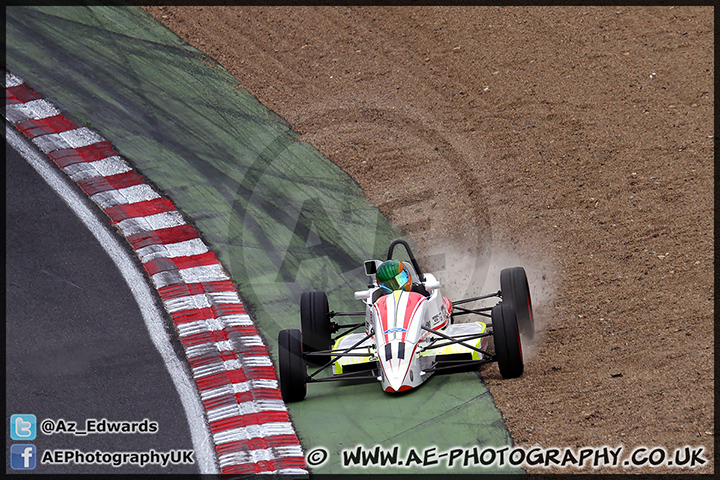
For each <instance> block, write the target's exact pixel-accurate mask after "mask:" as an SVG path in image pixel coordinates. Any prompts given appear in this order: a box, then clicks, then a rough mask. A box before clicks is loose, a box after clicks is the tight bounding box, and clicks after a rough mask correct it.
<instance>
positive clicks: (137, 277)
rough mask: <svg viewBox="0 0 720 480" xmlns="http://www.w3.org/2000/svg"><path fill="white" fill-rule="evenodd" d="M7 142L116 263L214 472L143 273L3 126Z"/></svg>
mask: <svg viewBox="0 0 720 480" xmlns="http://www.w3.org/2000/svg"><path fill="white" fill-rule="evenodd" d="M5 134H6V138H7V142H8V143H9V144H10V145H12V147H13V148H14V149H15V150H17V151H18V153H20V155H21V156H22V157H23V158H25V160H27V162H28V163H29V164H30V165H31V166H32V167H33V168H34V169H35V170H36V171H37V172H38V173H39V174H40V176H41V177H42V178H43V180H45V182H47V184H48V185H50V187H51V188H52V189H53V190H54V191H55V192H57V194H58V195H60V198H62V199H63V201H64V202H65V203H66V204H67V205H68V207H70V208H71V209H72V211H73V212H74V213H75V215H77V217H78V218H79V219H80V220H81V221H82V222H83V223H84V224H85V226H86V227H87V228H88V230H90V232H91V233H92V234H93V236H95V238H96V239H97V240H98V242H99V243H100V245H101V246H102V247H103V249H104V250H105V251H106V252H107V254H108V255H109V256H110V258H111V259H112V261H113V262H114V263H115V265H117V267H118V270H120V273H121V275H122V277H123V279H124V280H125V283H127V285H128V287H129V288H130V291H131V292H132V294H133V296H134V297H135V301H136V302H137V304H138V306H139V307H140V312H141V313H142V317H143V320H144V322H145V326H146V327H147V329H148V332H150V339H151V340H152V342H153V344H154V345H155V348H157V350H158V352H160V356H161V357H162V358H163V361H164V362H165V367H166V368H167V370H168V373H170V378H172V381H173V383H174V384H175V388H176V389H177V391H178V394H179V395H180V401H181V402H182V405H183V408H184V410H185V416H186V417H187V421H188V424H189V425H190V435H191V437H192V444H193V448H194V450H195V456H196V458H197V461H198V467H199V469H200V473H203V474H217V473H219V470H218V466H217V465H216V464H215V452H214V451H213V445H212V440H211V437H210V431H209V429H208V426H207V424H206V423H205V421H204V419H203V416H204V409H203V406H202V403H201V402H200V397H199V395H198V392H197V390H196V388H195V385H194V383H193V380H192V379H191V378H190V376H189V373H188V372H187V371H186V370H185V369H184V368H183V363H182V362H181V361H180V359H178V357H177V355H176V354H175V351H174V350H173V348H172V345H171V344H170V337H169V336H168V334H167V333H166V331H165V327H164V324H163V315H162V313H161V311H160V310H159V309H158V307H157V306H156V304H155V301H154V296H153V293H152V292H151V291H150V287H149V286H148V284H147V282H146V280H145V275H144V274H143V272H141V271H140V270H139V268H138V267H137V266H136V264H135V262H134V261H133V259H132V258H131V257H130V255H129V254H128V253H127V252H126V251H125V249H124V248H123V247H122V246H121V245H120V243H119V242H118V240H117V239H116V238H115V235H114V234H113V233H112V232H110V231H109V229H108V227H107V226H105V225H104V224H103V223H102V222H100V221H99V220H98V219H97V217H96V216H95V215H94V214H93V212H92V210H91V209H90V208H89V207H88V206H87V205H86V203H85V202H87V201H88V200H87V197H84V198H83V197H81V196H80V195H78V194H77V193H76V192H75V191H74V190H73V189H71V188H70V186H69V185H67V183H66V180H65V178H64V177H63V176H62V174H61V173H60V172H59V171H58V169H57V168H56V167H55V166H54V165H49V164H48V162H49V161H48V159H47V158H46V157H43V156H41V155H39V154H38V153H37V152H36V151H35V150H34V149H33V148H32V147H31V146H30V145H28V144H27V141H26V140H25V139H24V138H23V137H22V136H21V135H20V133H18V132H17V130H15V129H14V128H12V127H10V126H8V125H7V124H6V125H5Z"/></svg>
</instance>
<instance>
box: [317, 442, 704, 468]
mask: <svg viewBox="0 0 720 480" xmlns="http://www.w3.org/2000/svg"><path fill="white" fill-rule="evenodd" d="M704 452H705V447H702V446H701V447H691V446H687V445H686V446H683V447H679V448H676V449H675V450H673V451H672V452H670V451H668V450H667V449H666V448H665V447H650V448H648V447H637V448H634V449H633V450H632V451H631V452H629V453H627V452H625V447H623V446H619V447H615V448H612V447H607V446H604V447H586V448H578V449H573V448H541V447H530V448H524V447H480V446H473V447H463V448H461V447H456V448H451V449H448V450H445V451H440V450H439V449H438V448H437V447H428V448H425V449H421V450H418V449H415V448H413V447H410V448H409V449H407V450H406V451H405V452H403V451H402V448H401V447H400V446H399V445H395V446H393V447H390V448H383V447H382V446H380V445H376V446H374V447H372V448H365V447H363V446H362V445H358V446H356V447H354V448H351V449H344V450H342V451H341V452H340V456H341V458H340V461H341V464H342V466H343V467H344V468H347V469H354V468H367V467H381V468H382V467H404V468H415V467H420V468H438V467H440V468H443V467H445V468H453V467H459V468H462V469H465V468H471V467H478V466H479V467H518V468H522V467H545V468H550V467H560V468H574V469H583V468H591V469H596V468H601V467H604V468H607V467H610V468H639V467H646V466H649V467H671V468H680V469H694V468H698V467H701V466H703V465H705V464H706V463H707V462H708V460H707V459H706V458H705V457H703V453H704ZM329 457H330V451H329V450H328V449H327V448H325V447H317V448H314V449H311V450H309V451H308V453H307V455H306V460H307V463H308V465H309V466H310V467H319V466H321V465H322V464H324V463H325V462H327V460H328V459H329Z"/></svg>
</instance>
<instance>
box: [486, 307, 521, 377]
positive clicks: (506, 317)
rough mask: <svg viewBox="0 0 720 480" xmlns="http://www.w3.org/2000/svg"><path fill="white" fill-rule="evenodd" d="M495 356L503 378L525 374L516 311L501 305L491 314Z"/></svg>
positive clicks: (494, 308)
mask: <svg viewBox="0 0 720 480" xmlns="http://www.w3.org/2000/svg"><path fill="white" fill-rule="evenodd" d="M491 315H492V326H493V339H494V342H495V356H496V357H497V363H498V368H499V369H500V375H502V377H503V378H517V377H519V376H520V375H522V374H523V357H522V345H521V344H520V332H519V330H518V322H517V318H516V316H515V310H513V308H512V307H511V306H510V305H507V304H505V303H500V304H498V305H495V306H494V307H493V309H492V312H491Z"/></svg>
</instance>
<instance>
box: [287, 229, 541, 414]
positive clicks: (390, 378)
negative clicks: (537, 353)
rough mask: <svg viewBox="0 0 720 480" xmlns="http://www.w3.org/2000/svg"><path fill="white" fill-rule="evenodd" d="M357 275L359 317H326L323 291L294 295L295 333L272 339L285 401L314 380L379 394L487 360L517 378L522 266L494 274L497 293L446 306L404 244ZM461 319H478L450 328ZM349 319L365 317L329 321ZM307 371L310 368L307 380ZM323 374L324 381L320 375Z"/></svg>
mask: <svg viewBox="0 0 720 480" xmlns="http://www.w3.org/2000/svg"><path fill="white" fill-rule="evenodd" d="M397 245H402V246H403V247H405V250H406V252H407V256H408V257H409V259H410V262H402V261H399V260H396V259H394V258H393V254H394V250H395V247H396V246H397ZM365 273H366V275H368V276H369V277H370V279H371V282H370V283H369V285H368V289H367V290H363V291H358V292H355V298H356V299H357V300H362V301H363V303H364V304H365V310H364V311H359V312H342V313H338V312H333V311H330V308H329V305H328V299H327V295H326V294H325V292H306V293H303V294H302V296H301V298H300V324H301V330H298V329H288V330H282V331H280V333H279V335H278V344H279V345H278V346H279V374H280V390H281V393H282V397H283V399H284V400H285V401H286V402H293V401H299V400H302V399H304V398H305V395H306V393H307V384H308V383H314V382H328V381H343V380H345V381H349V380H358V381H360V380H368V379H370V380H378V381H379V382H380V383H381V385H382V388H383V390H384V391H386V392H390V393H394V392H403V391H406V390H410V389H412V388H415V387H417V386H419V385H421V384H422V383H423V382H425V380H427V379H428V378H429V377H430V376H432V374H433V373H435V372H439V371H443V370H446V371H452V370H464V369H470V368H473V367H476V366H479V365H481V364H484V363H490V362H497V364H498V368H499V370H500V374H501V376H502V377H503V378H515V377H519V376H520V375H522V373H523V356H522V345H521V340H520V338H521V335H522V336H523V337H525V338H527V339H532V337H533V335H534V333H535V326H534V321H533V312H532V301H531V299H530V289H529V286H528V281H527V276H526V274H525V270H524V269H523V268H522V267H513V268H506V269H503V270H502V271H501V272H500V291H498V292H493V293H490V294H487V295H482V296H478V297H473V298H467V299H463V300H456V301H454V302H451V301H450V300H448V299H447V298H445V297H443V296H442V294H441V292H440V282H439V281H438V280H437V279H436V278H435V276H434V275H433V274H431V273H423V272H422V271H421V270H420V267H419V266H418V263H417V260H416V259H415V256H414V255H413V252H412V250H411V248H410V246H409V245H408V243H407V242H405V241H404V240H395V241H394V242H392V244H391V245H390V248H389V250H388V255H387V260H385V261H382V260H368V261H366V262H365ZM493 297H498V298H499V299H500V301H499V302H498V303H497V304H496V305H494V306H491V307H487V306H485V307H477V308H469V307H468V306H467V305H468V304H472V303H473V302H478V301H481V300H485V299H489V298H493ZM466 315H473V316H476V317H482V318H483V320H484V321H468V322H464V323H460V322H456V319H458V318H459V317H461V316H466ZM352 316H364V317H365V318H364V321H362V322H360V323H351V324H338V323H336V322H335V321H334V320H333V319H334V318H337V317H352ZM488 318H489V319H490V321H489V322H488V321H487V319H488ZM363 327H364V331H361V332H356V333H353V332H354V331H355V330H360V329H362V328H363ZM491 338H492V340H493V341H492V342H490V339H491ZM308 365H311V366H314V367H317V368H316V370H315V371H313V372H312V373H310V374H308ZM329 369H331V370H332V371H331V373H330V374H329V375H328V374H325V375H321V373H323V372H327V371H328V370H329Z"/></svg>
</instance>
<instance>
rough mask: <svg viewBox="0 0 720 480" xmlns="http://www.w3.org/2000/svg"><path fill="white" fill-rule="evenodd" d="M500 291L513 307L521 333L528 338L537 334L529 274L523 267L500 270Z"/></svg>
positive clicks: (505, 300)
mask: <svg viewBox="0 0 720 480" xmlns="http://www.w3.org/2000/svg"><path fill="white" fill-rule="evenodd" d="M500 292H501V293H502V300H503V303H506V304H508V305H510V306H511V307H513V309H514V310H515V315H517V321H518V326H519V327H520V333H521V334H522V335H523V336H525V338H527V339H528V340H532V339H533V337H534V336H535V318H534V317H533V310H532V299H531V298H530V287H529V286H528V281H527V275H526V274H525V269H524V268H523V267H513V268H505V269H503V270H502V271H501V272H500Z"/></svg>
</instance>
